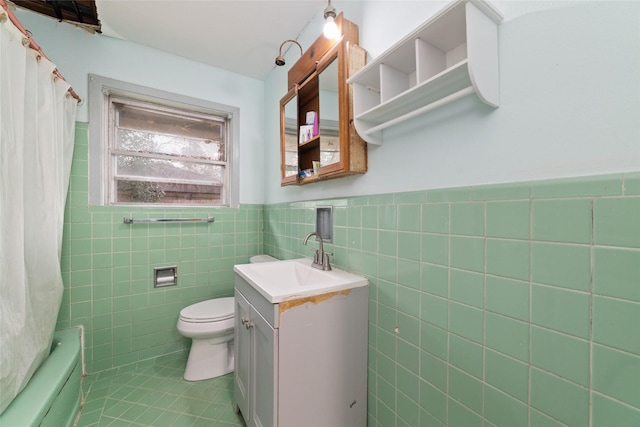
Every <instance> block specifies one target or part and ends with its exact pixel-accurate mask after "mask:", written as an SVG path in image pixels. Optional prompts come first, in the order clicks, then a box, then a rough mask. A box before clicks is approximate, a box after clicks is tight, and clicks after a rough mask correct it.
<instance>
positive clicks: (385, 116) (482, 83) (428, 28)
mask: <svg viewBox="0 0 640 427" xmlns="http://www.w3.org/2000/svg"><path fill="white" fill-rule="evenodd" d="M501 21H502V15H501V14H500V12H499V11H498V10H496V9H495V8H494V7H493V6H491V5H490V4H489V3H487V2H485V1H483V0H456V1H454V2H452V3H450V4H449V5H448V6H446V7H445V8H444V9H442V10H441V11H440V12H438V13H436V14H435V15H434V16H433V17H431V18H430V19H429V20H427V21H426V22H425V23H424V24H422V25H421V26H420V27H418V28H417V29H416V30H414V31H413V32H412V33H410V34H409V35H407V36H406V37H404V38H403V39H402V40H400V41H399V42H398V43H396V44H395V45H393V46H392V47H391V48H390V49H388V50H387V51H386V52H384V53H383V54H381V55H380V56H378V57H377V58H375V59H374V60H373V61H371V62H370V63H369V64H368V65H367V66H365V67H364V68H362V69H361V70H360V71H359V72H358V73H356V74H355V75H354V76H352V77H351V78H350V79H349V80H347V83H349V84H351V85H352V86H353V109H354V115H355V118H354V123H355V127H356V130H357V131H358V133H359V134H360V136H361V137H362V138H363V139H364V140H365V141H367V142H368V143H371V144H377V145H380V144H382V141H383V130H384V129H386V128H388V127H390V126H393V125H396V124H398V123H401V122H403V121H405V120H408V119H411V118H413V117H416V116H418V115H421V114H424V113H426V112H428V111H431V110H433V109H435V108H438V107H440V106H442V105H445V104H448V103H449V102H453V101H455V100H457V99H459V98H461V97H464V96H467V95H470V94H473V93H475V94H476V95H477V96H478V97H479V98H480V99H481V100H482V101H483V102H485V103H486V104H488V105H491V106H493V107H498V105H499V102H500V81H499V70H498V66H499V64H498V24H499V23H500V22H501Z"/></svg>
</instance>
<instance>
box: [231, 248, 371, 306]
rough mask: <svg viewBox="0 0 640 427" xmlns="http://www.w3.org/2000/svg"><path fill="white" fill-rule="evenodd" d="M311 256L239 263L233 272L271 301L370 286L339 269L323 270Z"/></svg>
mask: <svg viewBox="0 0 640 427" xmlns="http://www.w3.org/2000/svg"><path fill="white" fill-rule="evenodd" d="M311 263H312V260H311V259H309V258H300V259H292V260H286V261H273V262H263V263H257V264H239V265H236V266H234V267H233V269H234V271H235V272H236V273H237V274H239V275H240V276H241V277H242V278H243V279H245V280H246V281H247V282H248V283H249V284H250V285H251V286H252V287H253V288H254V289H255V290H257V291H258V292H260V294H262V296H264V297H265V298H266V299H267V300H269V302H272V303H278V302H281V301H286V300H291V299H297V298H300V297H308V296H313V295H319V294H324V293H327V292H336V291H343V290H346V289H351V288H357V287H360V286H366V285H367V283H368V282H367V279H365V278H364V277H360V276H356V275H355V274H351V273H348V272H346V271H344V270H340V269H338V268H333V270H331V271H322V270H319V269H317V268H313V267H311Z"/></svg>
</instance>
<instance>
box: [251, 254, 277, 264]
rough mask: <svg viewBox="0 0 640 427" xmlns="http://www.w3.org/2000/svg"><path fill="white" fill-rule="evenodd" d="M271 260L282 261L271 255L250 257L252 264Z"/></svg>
mask: <svg viewBox="0 0 640 427" xmlns="http://www.w3.org/2000/svg"><path fill="white" fill-rule="evenodd" d="M271 261H280V260H279V259H277V258H274V257H272V256H269V255H254V256H252V257H251V258H249V262H250V263H251V264H256V263H258V262H271Z"/></svg>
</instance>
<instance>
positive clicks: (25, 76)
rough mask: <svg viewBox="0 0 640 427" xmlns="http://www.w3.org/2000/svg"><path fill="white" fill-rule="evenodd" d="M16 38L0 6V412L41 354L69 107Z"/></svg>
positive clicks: (50, 67) (56, 263) (64, 178)
mask: <svg viewBox="0 0 640 427" xmlns="http://www.w3.org/2000/svg"><path fill="white" fill-rule="evenodd" d="M3 14H4V17H3V16H2V15H3ZM24 39H25V37H24V35H23V34H22V32H21V31H20V30H19V29H18V28H17V27H16V26H15V25H14V24H13V23H12V22H11V20H10V19H8V17H7V15H6V12H5V10H4V9H3V8H0V413H2V412H3V411H4V410H5V409H6V407H7V406H9V404H10V403H11V401H12V400H13V399H14V398H15V396H16V395H17V394H18V393H19V392H20V390H22V389H23V388H24V386H25V385H26V384H27V382H28V381H29V379H30V378H31V376H32V375H33V373H34V372H35V371H36V369H37V368H38V367H39V366H40V364H41V363H42V362H43V361H44V360H45V359H46V358H47V356H48V355H49V350H50V346H51V340H52V336H53V331H54V328H55V324H56V319H57V316H58V311H59V309H60V304H61V301H62V292H63V284H62V276H61V272H60V252H61V245H62V227H63V222H64V205H65V200H66V194H67V187H68V183H69V174H70V169H71V157H72V153H73V140H74V128H75V113H76V108H77V101H76V100H75V99H74V98H73V97H71V96H70V95H69V94H68V93H67V90H68V89H69V85H68V84H67V83H66V82H65V81H64V80H63V79H61V78H56V77H55V76H54V75H53V74H52V72H53V71H54V69H55V65H54V64H52V63H51V62H49V61H48V60H47V59H46V58H44V57H42V55H39V54H38V52H37V51H35V50H33V49H30V48H29V47H28V40H27V41H26V43H25V42H23V40H24ZM23 43H24V44H23ZM25 44H26V45H27V47H25Z"/></svg>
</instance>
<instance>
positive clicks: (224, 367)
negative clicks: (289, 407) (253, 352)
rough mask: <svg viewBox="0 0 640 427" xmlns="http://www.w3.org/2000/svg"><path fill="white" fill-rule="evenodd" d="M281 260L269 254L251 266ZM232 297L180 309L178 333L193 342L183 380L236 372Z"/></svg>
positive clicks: (262, 256) (256, 258)
mask: <svg viewBox="0 0 640 427" xmlns="http://www.w3.org/2000/svg"><path fill="white" fill-rule="evenodd" d="M271 261H278V260H277V259H276V258H273V257H270V256H269V255H256V256H252V257H251V258H250V260H249V262H251V263H256V262H271ZM234 310H235V302H234V298H233V297H227V298H214V299H210V300H206V301H202V302H198V303H195V304H192V305H190V306H188V307H185V308H183V309H182V310H180V317H179V318H178V325H177V326H178V332H180V334H182V335H183V336H185V337H187V338H191V339H192V343H191V350H189V358H188V359H187V366H186V368H185V370H184V376H183V377H184V379H185V380H187V381H200V380H208V379H211V378H216V377H219V376H221V375H225V374H228V373H229V372H231V371H233V327H234V322H235V318H234Z"/></svg>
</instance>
